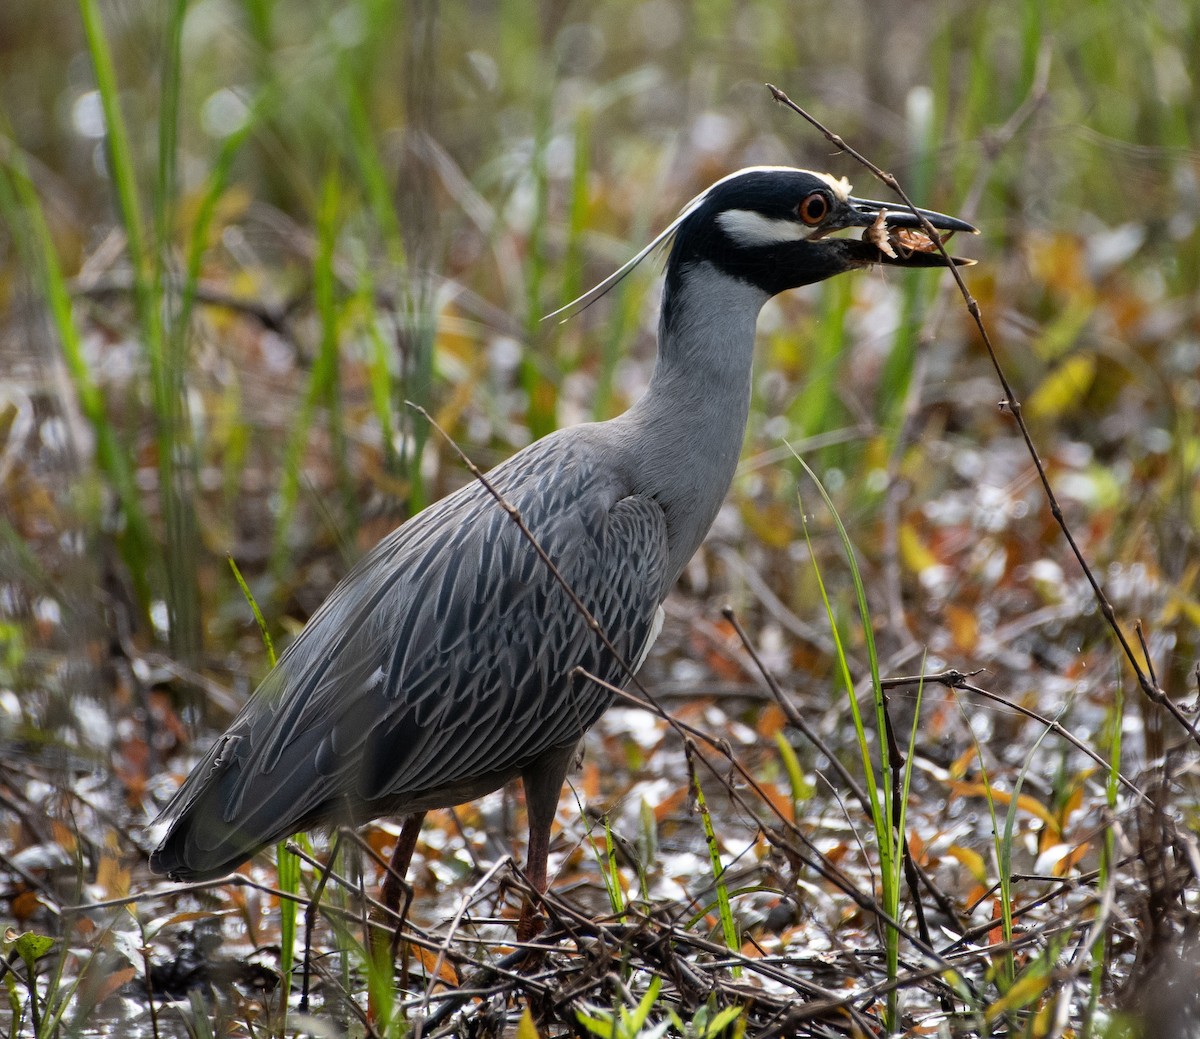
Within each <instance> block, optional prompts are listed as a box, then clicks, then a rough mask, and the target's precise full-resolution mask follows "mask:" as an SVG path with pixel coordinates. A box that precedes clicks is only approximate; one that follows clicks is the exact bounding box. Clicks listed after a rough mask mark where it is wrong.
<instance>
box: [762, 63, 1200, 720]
mask: <svg viewBox="0 0 1200 1039" xmlns="http://www.w3.org/2000/svg"><path fill="white" fill-rule="evenodd" d="M767 89H768V90H770V92H771V96H772V97H774V98H775V100H776V101H778V102H779V103H780V104H782V105H786V106H787V107H788V108H790V109H791V110H792V111H793V112H795V113H796V114H797V115H799V116H800V117H801V118H803V119H804V120H806V121H807V122H808V123H810V124H811V125H812V126H813V127H815V128H816V129H817V130H818V131H819V132H820V133H821V134H822V135H823V136H824V137H825V139H826V140H827V141H829V143H830V144H832V145H833V146H834V147H835V148H837V149H838V150H839V151H842V152H845V153H846V154H847V155H849V156H850V158H852V159H854V160H855V161H856V162H858V163H860V164H861V165H862V166H863V167H865V168H866V169H868V170H870V172H871V173H872V174H873V175H874V176H876V177H877V178H878V179H879V180H880V181H882V182H883V183H884V184H886V185H887V186H888V187H889V188H891V189H892V191H894V192H895V193H896V195H897V196H898V197H899V198H900V200H901V201H902V202H903V203H904V204H905V206H907V207H908V209H909V210H910V211H911V212H912V213H913V214H914V215H915V216H916V218H917V219H918V220H919V221H920V223H921V228H922V230H923V231H924V232H925V233H926V235H928V237H929V240H930V242H931V243H932V244H933V245H934V246H935V247H936V248H937V250H938V252H939V253H941V254H942V257H943V259H944V260H945V261H946V265H947V269H948V270H949V272H950V275H951V277H953V278H954V281H955V284H957V285H958V290H959V292H960V293H962V297H963V301H964V302H965V303H966V307H967V312H968V313H969V314H970V315H971V317H972V318H973V319H974V321H975V327H976V328H977V329H978V330H979V335H980V338H981V339H982V341H983V345H984V347H985V348H986V349H987V352H988V357H989V358H990V359H991V362H992V368H993V370H994V371H995V373H996V378H997V380H998V381H999V383H1000V387H1001V389H1002V390H1003V391H1004V399H1003V400H1002V401H1001V402H1000V407H1001V408H1002V409H1004V410H1006V411H1008V412H1009V413H1010V414H1011V415H1012V416H1013V418H1014V419H1015V420H1016V423H1017V428H1018V430H1019V431H1020V433H1021V438H1022V440H1024V442H1025V448H1026V450H1027V451H1028V452H1029V457H1030V458H1031V459H1032V460H1033V464H1034V468H1035V469H1036V470H1037V474H1038V479H1039V480H1040V481H1041V484H1042V490H1043V492H1044V493H1045V496H1046V501H1047V503H1048V504H1049V506H1050V514H1051V515H1052V516H1053V517H1054V520H1055V522H1056V523H1057V524H1058V526H1059V529H1060V530H1061V531H1062V532H1063V537H1065V538H1066V540H1067V544H1068V545H1069V546H1070V548H1071V552H1072V553H1073V555H1074V556H1075V560H1076V562H1077V563H1078V564H1079V566H1080V568H1081V569H1082V570H1083V573H1084V576H1085V577H1086V578H1087V581H1088V584H1090V585H1091V588H1092V594H1093V596H1094V597H1095V599H1096V602H1097V603H1098V604H1099V606H1100V613H1101V615H1102V616H1103V617H1104V619H1105V621H1106V622H1107V623H1108V626H1109V628H1111V629H1112V632H1113V634H1114V636H1115V637H1116V639H1117V642H1118V643H1119V644H1120V646H1121V649H1122V651H1123V652H1124V654H1125V659H1126V660H1128V661H1129V666H1130V667H1131V668H1132V669H1133V673H1134V674H1135V675H1136V677H1137V680H1138V685H1139V686H1140V687H1141V689H1142V692H1143V693H1145V694H1146V696H1147V697H1148V698H1149V699H1150V700H1151V701H1153V702H1154V703H1156V704H1159V705H1161V706H1162V707H1164V708H1165V709H1166V710H1167V712H1168V713H1169V714H1170V715H1171V716H1172V717H1173V718H1174V719H1175V720H1176V722H1178V723H1179V724H1180V725H1181V726H1182V727H1183V728H1184V729H1185V730H1186V731H1187V732H1188V733H1189V734H1190V735H1191V737H1192V739H1193V740H1195V741H1196V743H1197V744H1200V732H1197V730H1196V728H1195V727H1194V726H1193V725H1192V724H1191V723H1190V722H1189V721H1188V719H1187V718H1186V717H1185V716H1184V715H1183V713H1182V712H1181V711H1180V710H1179V707H1178V705H1176V704H1175V703H1174V702H1173V701H1172V700H1171V698H1170V697H1169V696H1167V694H1166V691H1165V690H1164V689H1163V688H1162V687H1161V686H1160V685H1158V683H1157V682H1156V681H1154V678H1153V675H1152V674H1148V673H1147V672H1146V671H1145V670H1143V668H1142V666H1141V664H1140V663H1139V662H1138V659H1137V656H1136V654H1135V653H1134V650H1133V646H1132V645H1131V644H1130V642H1129V639H1128V638H1127V637H1126V635H1125V632H1124V631H1123V630H1122V628H1121V624H1120V622H1119V621H1118V619H1117V615H1116V611H1115V610H1114V609H1113V607H1112V604H1111V603H1110V602H1109V600H1108V596H1107V595H1106V594H1105V593H1104V589H1103V588H1102V587H1101V585H1100V582H1099V580H1098V579H1097V577H1096V575H1095V574H1094V573H1093V572H1092V568H1091V567H1090V566H1089V565H1088V562H1087V560H1086V559H1085V558H1084V555H1083V551H1082V550H1081V549H1080V547H1079V544H1078V542H1077V541H1076V540H1075V535H1074V534H1073V533H1072V532H1071V528H1070V526H1069V525H1068V524H1067V520H1066V517H1065V516H1064V514H1063V510H1062V506H1061V505H1059V503H1058V497H1057V496H1056V495H1055V493H1054V488H1053V487H1052V486H1051V485H1050V478H1049V476H1048V475H1047V473H1046V467H1045V465H1044V464H1043V462H1042V458H1041V455H1040V454H1039V453H1038V449H1037V447H1036V446H1035V445H1034V442H1033V437H1032V435H1031V434H1030V432H1029V427H1028V426H1027V425H1026V423H1025V417H1024V415H1023V414H1022V410H1021V402H1020V401H1019V400H1018V399H1017V395H1016V393H1015V391H1014V390H1013V388H1012V386H1011V384H1010V383H1009V381H1008V376H1007V375H1005V373H1004V369H1003V367H1002V366H1001V364H1000V359H999V357H998V356H997V354H996V349H995V347H994V346H993V345H992V340H991V336H989V335H988V332H987V328H986V327H985V325H984V323H983V313H982V311H981V310H980V307H979V303H978V301H977V300H976V299H975V297H974V296H972V295H971V292H970V290H969V289H968V288H967V283H966V282H965V281H964V280H963V276H962V274H961V273H960V271H959V270H958V268H957V267H956V266H955V265H954V263H953V262H952V261H951V259H950V254H949V253H947V252H946V247H945V245H944V244H943V242H942V238H941V235H940V233H939V232H938V231H937V229H936V228H934V226H933V225H932V224H931V223H930V222H929V220H928V219H927V218H926V217H924V216H922V215H921V212H920V210H918V209H917V207H916V206H915V205H914V204H913V201H912V199H911V198H909V197H908V194H907V192H905V190H904V189H903V188H902V187H901V186H900V182H899V181H898V180H897V179H896V178H895V177H894V176H893V175H892V174H891V173H888V172H886V171H885V170H883V169H881V168H880V167H879V166H876V165H875V163H873V162H872V161H871V160H870V159H868V158H867V157H866V156H865V155H863V154H862V153H861V152H859V151H856V150H855V149H854V148H852V147H851V146H850V145H849V144H847V143H846V141H845V140H844V139H843V138H842V137H840V136H839V135H838V134H835V133H834V132H833V131H832V130H830V129H828V128H827V127H826V126H825V124H824V123H822V122H821V121H820V120H818V119H817V118H816V117H815V116H812V115H810V114H809V113H808V112H806V111H805V110H804V109H803V108H801V107H800V106H799V105H798V104H796V102H795V101H793V100H792V99H791V98H790V97H788V96H787V94H785V93H784V92H783V91H782V90H780V89H779V88H778V87H776V86H772V85H771V84H769V83H768V84H767Z"/></svg>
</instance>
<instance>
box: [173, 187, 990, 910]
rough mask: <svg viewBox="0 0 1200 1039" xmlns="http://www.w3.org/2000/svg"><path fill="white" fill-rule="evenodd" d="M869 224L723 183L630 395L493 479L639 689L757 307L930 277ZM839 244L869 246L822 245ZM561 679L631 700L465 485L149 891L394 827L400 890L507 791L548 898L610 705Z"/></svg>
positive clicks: (686, 224)
mask: <svg viewBox="0 0 1200 1039" xmlns="http://www.w3.org/2000/svg"><path fill="white" fill-rule="evenodd" d="M881 212H884V206H883V204H882V203H879V202H870V201H865V200H863V199H857V198H853V197H851V195H850V192H849V185H848V184H847V183H846V182H845V181H844V180H835V179H834V178H832V177H830V176H828V175H825V174H821V173H810V172H807V171H804V170H797V169H789V168H784V167H763V168H752V169H746V170H742V171H740V172H738V173H734V174H732V175H730V176H728V177H725V178H724V179H723V180H720V181H718V182H717V183H716V184H714V185H713V186H712V187H711V188H709V189H708V190H707V191H705V192H704V193H703V194H701V195H699V196H698V197H697V198H696V199H694V200H693V201H692V202H691V203H690V204H689V205H688V206H687V207H686V209H685V210H684V211H683V213H682V214H681V215H680V217H679V218H678V219H677V220H676V221H675V222H674V223H673V224H672V225H671V226H670V227H669V228H668V229H667V230H666V231H664V232H663V234H662V235H660V236H659V238H658V239H656V243H653V244H657V243H658V242H662V241H665V240H666V239H668V238H669V237H672V236H673V239H674V241H673V244H672V246H671V251H670V256H669V259H668V262H667V269H666V284H665V287H664V291H663V298H662V316H661V320H660V323H659V337H658V361H657V366H656V367H655V370H654V376H653V378H652V379H651V380H650V387H649V389H648V390H647V392H646V394H645V395H644V396H643V397H642V398H641V399H640V400H639V401H638V402H637V403H636V404H635V405H634V406H633V407H632V408H630V410H629V411H627V412H626V413H625V414H623V415H621V416H620V417H619V418H615V419H613V420H611V421H609V422H600V423H594V424H588V425H581V426H575V427H573V428H570V429H563V430H559V431H558V432H556V433H552V434H550V435H549V436H547V437H545V438H543V439H542V440H539V441H537V442H536V443H534V444H531V445H530V446H529V447H527V448H525V449H524V450H522V451H519V452H518V453H517V454H516V455H514V456H513V457H512V458H510V459H509V460H508V461H506V462H504V463H503V464H501V465H499V466H497V467H496V468H495V469H493V470H492V471H491V472H490V473H489V474H488V480H489V481H490V483H491V484H492V485H493V486H494V487H495V489H496V490H497V491H498V492H499V493H500V494H501V495H503V497H504V498H505V499H506V501H507V502H509V503H511V504H512V505H513V506H515V507H516V508H517V509H518V510H520V513H521V516H522V517H523V518H524V520H525V523H526V524H527V525H528V527H529V529H530V530H531V532H532V533H533V535H534V537H535V538H536V539H537V541H538V542H539V543H540V544H541V546H542V547H543V548H544V549H545V551H546V552H547V553H548V555H549V557H550V558H551V559H552V560H553V561H554V563H555V564H556V566H557V567H558V570H559V571H560V572H561V574H562V576H563V577H564V578H565V580H566V582H567V583H568V584H569V585H570V587H571V588H572V589H574V591H575V592H576V593H577V594H578V596H579V597H580V598H581V599H582V601H583V602H584V604H586V606H587V608H588V609H589V610H590V611H591V613H592V614H593V615H594V616H595V617H596V618H597V620H598V621H599V623H600V626H601V627H602V628H603V630H604V632H605V633H606V634H607V636H608V638H609V639H610V640H611V643H612V645H613V646H614V647H615V649H616V650H617V652H618V653H619V654H620V655H621V657H623V658H624V659H625V660H626V661H629V662H632V663H633V664H634V666H635V667H636V666H637V665H638V664H640V663H641V661H642V660H643V659H644V658H645V656H646V652H647V650H648V649H649V647H650V644H651V642H652V641H653V640H654V637H655V635H656V634H657V632H658V628H659V625H660V623H661V618H662V610H661V606H660V604H661V603H662V601H663V599H664V598H665V597H666V595H667V593H668V592H669V591H670V589H671V586H672V585H673V584H674V583H675V579H676V578H677V577H678V576H679V574H680V571H682V570H683V568H684V566H685V564H686V563H687V561H688V560H689V559H690V558H691V556H692V553H693V552H695V551H696V549H697V548H698V547H699V545H700V543H701V541H702V540H703V539H704V536H705V534H706V533H707V531H708V528H709V526H710V525H711V523H712V521H713V518H714V517H715V516H716V514H717V509H718V508H719V507H720V504H721V501H722V499H723V498H724V497H725V493H726V491H727V490H728V488H729V484H730V481H731V480H732V478H733V473H734V467H735V466H736V464H737V460H738V453H739V451H740V449H741V446H742V439H743V436H744V433H745V429H746V418H747V412H748V409H749V406H750V362H751V355H752V353H753V348H754V328H755V321H756V319H757V316H758V312H759V310H760V309H761V308H762V305H763V304H764V303H765V302H766V301H767V300H768V299H769V298H770V297H771V296H773V295H775V294H776V293H779V292H782V291H784V290H785V289H790V288H795V287H797V286H800V285H807V284H811V283H813V282H817V281H821V280H822V279H824V278H830V277H832V276H833V275H835V274H841V273H843V272H845V271H851V270H856V269H858V268H862V267H867V266H869V265H871V264H888V265H891V266H897V267H938V266H943V265H944V261H943V260H942V258H941V256H940V255H939V254H938V253H937V252H933V251H927V250H926V249H922V248H919V247H918V248H907V249H906V248H903V247H901V248H894V247H893V245H892V244H890V243H889V239H888V232H889V230H891V231H895V230H896V229H901V228H916V227H918V226H919V222H918V221H917V219H916V218H915V217H914V216H913V214H912V213H910V212H907V211H904V210H890V209H889V210H887V211H886V215H885V217H884V222H883V223H880V220H879V217H880V213H881ZM924 215H925V217H926V218H927V219H928V220H929V222H930V223H931V224H933V226H934V227H937V228H941V229H945V230H952V231H953V230H964V231H974V228H972V227H971V226H970V225H969V224H967V223H964V222H963V221H961V220H956V219H955V218H953V217H949V216H943V215H942V214H940V213H928V212H927V213H925V214H924ZM844 228H864V229H867V230H864V233H863V234H862V236H861V238H832V237H830V234H831V233H832V232H834V231H839V230H842V229H844ZM893 241H895V239H894V238H893ZM922 241H923V240H922V239H921V238H919V237H914V238H913V239H912V240H911V241H910V242H909V243H908V244H909V245H911V244H912V243H914V242H915V243H921V242H922ZM925 244H926V245H927V244H928V243H927V241H925ZM649 248H650V247H647V250H643V252H642V253H641V254H639V256H638V257H637V258H636V259H640V258H641V257H642V256H644V255H645V254H646V252H648V251H649ZM633 262H636V260H635V261H633ZM627 267H628V265H627ZM625 269H627V268H623V269H622V271H624V270H625ZM577 668H582V669H584V670H586V671H588V672H590V673H591V674H593V675H597V676H599V677H601V678H603V679H604V680H606V681H608V682H610V683H612V684H615V685H618V686H619V685H623V684H624V683H625V682H626V681H627V680H628V677H629V675H628V673H627V672H626V671H625V669H624V668H623V666H622V664H621V663H620V662H619V661H618V660H616V659H614V656H613V654H612V653H611V652H610V651H609V650H608V649H606V648H605V646H604V644H603V640H601V639H600V638H599V637H597V635H596V633H595V632H594V631H593V630H591V629H590V628H589V626H588V623H587V621H586V619H585V617H584V616H582V615H581V613H580V611H579V610H578V609H577V608H576V607H575V606H573V605H572V603H571V601H570V599H569V597H568V595H567V593H566V592H565V591H564V590H563V588H562V586H561V585H560V584H559V583H558V582H557V581H556V580H555V578H554V577H553V576H552V574H551V573H550V571H549V568H548V567H547V566H546V565H545V563H544V562H543V561H542V560H541V559H540V558H539V557H538V555H537V554H536V553H535V551H534V549H533V548H532V547H531V545H530V544H529V541H528V540H527V539H526V538H525V536H524V535H523V534H522V532H521V531H520V529H519V528H518V526H517V525H516V523H514V522H513V520H512V518H511V517H510V516H509V515H508V514H507V513H506V512H505V511H503V510H502V509H501V508H500V506H499V505H498V504H497V502H496V500H495V498H493V496H492V495H491V494H490V493H489V492H488V490H487V489H486V488H485V487H484V486H482V485H481V484H480V483H479V482H478V481H474V482H471V483H469V484H467V485H466V486H464V487H463V488H462V489H461V490H459V491H457V492H456V493H454V494H452V495H450V496H449V497H448V498H445V499H444V500H442V501H440V502H438V503H437V504H435V505H432V506H430V507H429V508H428V509H426V510H425V511H424V512H421V513H420V514H419V515H417V516H414V517H413V518H412V519H410V520H409V521H408V522H407V523H405V524H403V525H402V526H400V527H399V528H398V529H396V530H395V531H393V532H392V533H391V534H389V535H388V536H387V537H386V538H384V539H383V541H381V542H380V543H379V544H378V545H377V546H376V547H375V548H374V549H373V550H372V551H371V552H370V553H369V554H368V555H367V556H366V557H365V558H364V559H363V560H362V561H361V562H360V563H359V564H358V565H357V566H356V567H355V568H354V569H353V570H352V571H351V572H350V574H349V575H348V576H347V577H346V579H345V580H344V581H342V582H341V584H339V585H338V586H337V588H336V589H334V591H333V593H332V594H331V595H330V596H329V598H328V599H327V600H326V601H325V602H324V603H323V604H322V605H321V607H320V608H319V609H318V610H317V612H316V613H315V614H314V615H313V617H312V619H311V620H310V621H309V622H308V625H307V627H305V629H304V630H303V631H302V632H301V634H300V636H299V637H298V638H297V639H296V641H295V642H294V643H293V644H292V645H291V647H290V648H289V649H288V650H287V652H286V653H284V654H283V656H282V657H281V658H280V660H279V663H278V664H277V665H276V667H275V669H274V670H273V671H272V672H271V673H270V674H269V675H267V677H266V679H265V680H264V681H263V683H262V685H261V686H260V687H259V688H258V691H257V692H256V693H255V694H254V695H253V696H252V697H251V698H250V700H249V702H248V703H247V704H246V706H245V707H244V708H243V709H242V711H241V713H240V714H239V715H238V716H237V718H236V719H235V720H234V722H233V724H232V725H231V726H230V727H229V730H228V731H227V732H226V733H225V735H223V736H222V737H221V738H220V739H218V740H217V741H216V742H215V743H214V744H213V746H212V748H211V749H210V750H209V751H208V753H207V754H206V755H205V757H204V760H203V761H201V762H200V763H199V764H198V765H197V766H196V767H195V769H194V770H193V771H192V774H191V775H190V776H189V778H188V779H187V781H186V782H185V783H184V784H183V785H182V786H181V787H180V788H179V790H178V792H177V793H176V794H175V796H174V797H173V798H172V800H171V802H170V803H169V804H168V805H167V807H166V809H165V810H164V811H163V813H162V815H161V817H160V822H161V823H163V824H165V825H166V826H167V829H166V832H165V836H163V838H162V841H161V843H160V844H159V845H158V847H157V848H156V849H155V850H154V852H153V854H152V855H151V857H150V865H151V868H153V869H154V870H156V871H157V872H160V873H166V874H168V875H170V876H171V877H173V878H175V879H178V880H201V879H206V878H213V877H218V876H221V875H223V874H225V873H227V872H229V871H230V870H232V869H234V868H235V867H236V866H238V865H239V864H241V863H242V862H244V861H245V860H246V859H248V858H249V857H250V856H251V855H253V854H254V853H255V852H257V851H258V850H259V849H261V848H263V847H265V846H267V845H268V844H271V843H272V842H275V841H278V840H280V839H282V838H284V837H287V836H288V835H290V834H292V833H295V832H297V831H300V830H304V829H307V828H309V827H314V826H318V825H322V824H328V823H355V824H357V823H362V822H365V821H367V820H370V819H374V818H377V817H379V816H384V815H403V816H405V817H406V819H405V824H404V827H403V829H402V832H401V836H400V840H399V841H398V844H397V847H396V851H395V854H394V857H393V866H394V867H395V873H396V874H397V875H398V876H403V874H404V872H405V871H406V870H407V867H408V861H409V858H410V857H411V855H412V851H413V848H414V847H415V845H416V840H417V835H418V832H419V828H420V823H421V819H422V817H423V815H424V813H425V812H427V811H429V810H430V809H432V808H445V807H449V806H452V805H457V804H461V803H462V802H464V801H468V800H471V799H472V798H476V797H479V796H480V795H482V794H485V793H488V792H489V791H492V790H495V789H497V788H498V787H500V786H502V785H503V784H505V783H507V782H508V781H509V780H511V779H514V778H516V777H517V776H520V777H521V780H522V782H523V784H524V787H525V799H526V805H527V809H528V815H529V850H528V877H529V880H530V881H531V883H532V884H533V885H534V887H536V888H537V889H538V890H539V891H542V890H545V885H546V858H547V854H548V849H549V841H550V826H551V822H552V820H553V818H554V814H555V809H556V807H557V804H558V798H559V795H560V793H561V790H562V785H563V781H564V779H565V777H566V774H567V770H568V767H569V766H570V765H571V762H572V760H573V759H574V757H575V753H576V747H577V745H578V743H579V740H580V737H581V736H582V735H583V734H584V732H586V731H587V729H588V727H589V726H591V725H592V724H593V723H594V722H595V721H596V719H597V718H599V717H600V715H601V714H602V713H603V712H604V710H605V708H606V707H608V705H609V703H610V701H611V699H612V696H611V694H610V692H609V691H608V690H606V689H604V688H603V687H602V686H600V685H598V684H596V683H595V682H591V681H585V680H583V679H581V678H579V677H578V676H577V675H576V676H575V677H572V676H573V673H575V672H576V669H577ZM391 893H392V898H394V897H395V895H396V894H398V887H396V886H395V885H394V884H393V885H392V887H391ZM387 894H388V885H387V884H386V883H385V895H387Z"/></svg>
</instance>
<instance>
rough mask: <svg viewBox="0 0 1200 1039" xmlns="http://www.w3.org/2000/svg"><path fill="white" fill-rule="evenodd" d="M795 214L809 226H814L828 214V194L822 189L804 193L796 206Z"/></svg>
mask: <svg viewBox="0 0 1200 1039" xmlns="http://www.w3.org/2000/svg"><path fill="white" fill-rule="evenodd" d="M796 215H797V216H799V217H800V219H801V220H803V221H804V222H805V223H806V224H808V226H809V227H815V226H816V225H817V224H819V223H820V222H821V221H822V220H824V219H825V218H826V217H827V216H828V215H829V196H828V195H826V194H825V192H823V191H814V192H813V193H812V194H811V195H805V196H804V198H802V199H801V200H800V203H799V205H797V206H796Z"/></svg>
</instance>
